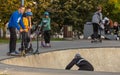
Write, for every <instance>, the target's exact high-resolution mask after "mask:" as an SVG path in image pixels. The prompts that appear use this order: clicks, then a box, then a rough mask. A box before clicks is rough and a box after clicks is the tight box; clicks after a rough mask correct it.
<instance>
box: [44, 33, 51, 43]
mask: <svg viewBox="0 0 120 75" xmlns="http://www.w3.org/2000/svg"><path fill="white" fill-rule="evenodd" d="M44 39H45V43H46V44H49V45H50V31H45V32H44Z"/></svg>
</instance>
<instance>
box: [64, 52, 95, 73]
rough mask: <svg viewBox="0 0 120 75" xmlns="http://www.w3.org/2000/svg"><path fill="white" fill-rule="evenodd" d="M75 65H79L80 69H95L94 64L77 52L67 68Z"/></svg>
mask: <svg viewBox="0 0 120 75" xmlns="http://www.w3.org/2000/svg"><path fill="white" fill-rule="evenodd" d="M74 65H77V66H78V67H79V69H78V70H83V71H94V68H93V66H92V65H91V64H90V63H89V62H88V61H87V60H85V59H84V58H82V57H81V56H80V54H76V55H75V57H74V59H73V60H72V61H71V62H70V63H69V64H68V65H67V66H66V68H65V69H66V70H70V69H71V68H72V67H73V66H74Z"/></svg>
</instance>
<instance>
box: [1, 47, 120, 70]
mask: <svg viewBox="0 0 120 75" xmlns="http://www.w3.org/2000/svg"><path fill="white" fill-rule="evenodd" d="M76 53H80V54H81V56H82V57H83V58H85V59H86V60H88V61H89V62H90V63H91V64H92V65H93V66H94V68H95V71H103V72H120V48H86V49H69V50H62V51H53V52H47V53H41V54H39V55H31V56H27V57H17V58H10V59H6V60H3V61H1V62H2V63H4V64H9V65H17V66H27V67H35V68H50V69H65V67H66V65H67V64H68V63H69V62H70V61H71V60H72V59H73V58H74V55H75V54H76ZM77 69H78V68H77V67H76V66H74V67H73V68H72V70H77Z"/></svg>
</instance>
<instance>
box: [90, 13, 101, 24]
mask: <svg viewBox="0 0 120 75" xmlns="http://www.w3.org/2000/svg"><path fill="white" fill-rule="evenodd" d="M100 22H102V13H99V12H95V13H94V15H93V17H92V23H97V24H99V23H100Z"/></svg>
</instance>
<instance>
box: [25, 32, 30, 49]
mask: <svg viewBox="0 0 120 75" xmlns="http://www.w3.org/2000/svg"><path fill="white" fill-rule="evenodd" d="M29 42H30V37H29V36H28V32H25V48H26V49H27V48H28V44H29Z"/></svg>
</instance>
